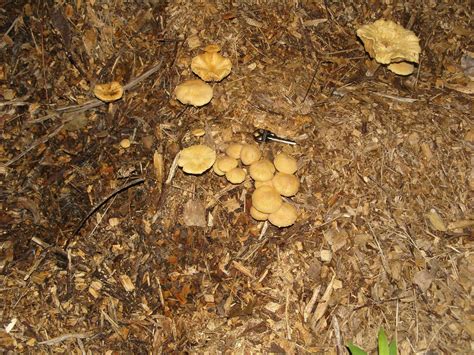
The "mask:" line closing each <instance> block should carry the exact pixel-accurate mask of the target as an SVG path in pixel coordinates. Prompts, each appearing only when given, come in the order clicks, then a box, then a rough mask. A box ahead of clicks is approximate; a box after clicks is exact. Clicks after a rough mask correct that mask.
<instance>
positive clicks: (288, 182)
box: [272, 173, 300, 197]
mask: <svg viewBox="0 0 474 355" xmlns="http://www.w3.org/2000/svg"><path fill="white" fill-rule="evenodd" d="M272 184H273V187H274V188H275V190H277V191H278V193H279V194H280V195H282V196H285V197H291V196H294V195H296V193H297V192H298V190H299V188H300V181H299V180H298V178H297V177H296V176H295V175H291V174H285V173H276V174H275V176H274V177H273V179H272Z"/></svg>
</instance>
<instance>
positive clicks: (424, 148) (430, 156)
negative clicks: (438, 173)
mask: <svg viewBox="0 0 474 355" xmlns="http://www.w3.org/2000/svg"><path fill="white" fill-rule="evenodd" d="M420 147H421V152H422V153H423V155H424V157H425V159H426V160H428V161H430V160H431V159H433V152H432V151H431V148H430V146H429V144H428V143H421V145H420Z"/></svg>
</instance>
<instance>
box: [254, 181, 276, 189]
mask: <svg viewBox="0 0 474 355" xmlns="http://www.w3.org/2000/svg"><path fill="white" fill-rule="evenodd" d="M261 186H271V187H273V183H272V180H267V181H255V188H256V189H258V188H259V187H261Z"/></svg>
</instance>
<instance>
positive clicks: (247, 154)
mask: <svg viewBox="0 0 474 355" xmlns="http://www.w3.org/2000/svg"><path fill="white" fill-rule="evenodd" d="M261 156H262V152H261V151H260V149H258V147H257V146H256V145H255V144H244V146H243V147H242V150H241V151H240V160H241V161H242V164H244V165H250V164H252V163H254V162H256V161H257V160H259V159H260V157H261Z"/></svg>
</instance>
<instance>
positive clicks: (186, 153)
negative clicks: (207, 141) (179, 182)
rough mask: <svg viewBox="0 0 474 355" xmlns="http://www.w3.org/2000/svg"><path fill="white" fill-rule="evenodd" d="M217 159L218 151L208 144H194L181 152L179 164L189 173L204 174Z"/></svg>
mask: <svg viewBox="0 0 474 355" xmlns="http://www.w3.org/2000/svg"><path fill="white" fill-rule="evenodd" d="M215 160H216V152H215V151H214V150H212V149H211V148H209V147H208V146H206V145H201V144H198V145H193V146H191V147H188V148H184V149H183V150H182V151H181V152H179V157H178V166H180V167H182V168H183V171H184V172H185V173H188V174H195V175H198V174H202V173H203V172H205V171H206V170H207V169H209V168H210V167H211V166H212V164H214V162H215Z"/></svg>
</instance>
